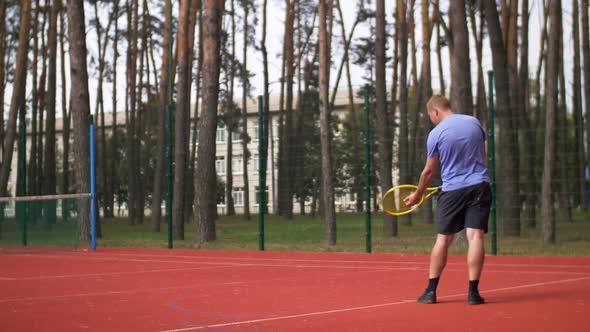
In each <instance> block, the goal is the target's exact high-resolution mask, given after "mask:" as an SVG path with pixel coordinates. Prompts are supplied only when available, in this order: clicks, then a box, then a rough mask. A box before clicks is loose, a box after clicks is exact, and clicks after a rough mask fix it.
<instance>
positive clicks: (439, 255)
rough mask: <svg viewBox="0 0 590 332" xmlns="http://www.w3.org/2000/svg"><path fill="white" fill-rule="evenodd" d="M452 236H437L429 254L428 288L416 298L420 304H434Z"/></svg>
mask: <svg viewBox="0 0 590 332" xmlns="http://www.w3.org/2000/svg"><path fill="white" fill-rule="evenodd" d="M453 237H454V235H445V234H438V235H437V236H436V242H435V243H434V247H433V248H432V252H431V253H430V270H429V273H428V287H426V289H425V290H424V294H422V296H420V297H419V298H418V302H421V303H436V288H437V287H438V280H439V278H440V275H441V274H442V272H443V270H444V268H445V265H447V254H448V251H449V246H450V245H451V243H452V242H453Z"/></svg>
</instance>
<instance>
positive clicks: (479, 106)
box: [469, 0, 528, 128]
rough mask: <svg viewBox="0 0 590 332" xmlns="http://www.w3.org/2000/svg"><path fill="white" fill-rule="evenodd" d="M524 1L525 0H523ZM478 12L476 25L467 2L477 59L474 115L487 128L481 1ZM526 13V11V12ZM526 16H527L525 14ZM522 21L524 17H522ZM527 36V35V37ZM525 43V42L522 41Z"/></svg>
mask: <svg viewBox="0 0 590 332" xmlns="http://www.w3.org/2000/svg"><path fill="white" fill-rule="evenodd" d="M525 1H526V0H525ZM477 9H478V10H479V13H480V19H479V27H478V26H477V22H476V16H475V10H476V9H475V8H474V4H473V3H471V2H469V21H470V23H471V33H472V36H473V40H474V42H475V55H476V59H477V97H476V103H475V109H474V113H475V117H477V118H478V119H479V122H480V123H481V125H482V127H483V128H487V122H488V119H487V117H488V113H487V108H488V106H487V102H486V90H485V82H484V75H483V39H484V21H485V19H484V17H483V10H482V8H481V3H480V5H479V7H478V8H477ZM527 15H528V13H527ZM527 18H528V16H527ZM523 22H524V17H523ZM527 38H528V37H527ZM523 45H526V43H523Z"/></svg>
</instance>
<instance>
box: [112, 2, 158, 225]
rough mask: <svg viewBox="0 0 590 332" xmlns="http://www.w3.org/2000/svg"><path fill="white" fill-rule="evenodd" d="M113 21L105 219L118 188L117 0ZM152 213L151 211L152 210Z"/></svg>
mask: <svg viewBox="0 0 590 332" xmlns="http://www.w3.org/2000/svg"><path fill="white" fill-rule="evenodd" d="M113 20H114V22H115V35H114V37H113V90H112V96H113V100H112V110H111V111H112V116H113V117H112V123H111V146H110V151H109V159H110V162H109V166H108V174H109V175H108V176H109V177H110V181H108V186H109V188H108V191H107V195H106V197H105V203H104V204H105V206H106V207H107V208H105V210H108V211H110V215H107V214H106V213H105V217H107V218H113V217H114V216H115V195H116V191H115V190H116V189H117V188H118V179H117V174H116V172H115V170H116V167H117V157H116V156H117V59H118V57H119V50H118V43H119V0H115V1H114V3H113ZM152 211H153V210H152Z"/></svg>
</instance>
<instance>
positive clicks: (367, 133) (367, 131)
mask: <svg viewBox="0 0 590 332" xmlns="http://www.w3.org/2000/svg"><path fill="white" fill-rule="evenodd" d="M364 109H365V242H366V243H365V246H366V248H365V251H366V252H367V253H370V252H371V126H370V125H369V87H368V86H367V87H365V105H364Z"/></svg>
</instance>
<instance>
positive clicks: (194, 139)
mask: <svg viewBox="0 0 590 332" xmlns="http://www.w3.org/2000/svg"><path fill="white" fill-rule="evenodd" d="M198 5H199V8H198V15H199V17H198V21H199V51H198V55H197V56H198V58H197V62H198V63H197V77H196V80H195V90H196V91H195V92H196V95H197V96H196V98H195V109H194V114H193V121H194V124H193V127H194V131H193V136H192V142H191V145H192V146H191V157H190V164H189V167H190V169H191V172H190V176H189V178H188V179H189V181H190V179H192V178H194V176H195V167H196V162H197V128H198V126H199V106H200V102H199V100H200V99H201V71H202V65H203V10H202V6H201V2H200V1H199V4H198ZM188 185H190V186H192V187H193V188H192V189H193V190H192V196H191V200H190V201H186V203H187V205H189V207H191V211H190V213H191V214H192V212H193V209H192V208H193V202H194V198H195V190H197V189H199V188H196V187H195V186H194V183H193V182H192V181H191V182H190V183H188Z"/></svg>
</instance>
